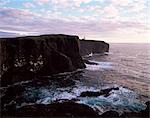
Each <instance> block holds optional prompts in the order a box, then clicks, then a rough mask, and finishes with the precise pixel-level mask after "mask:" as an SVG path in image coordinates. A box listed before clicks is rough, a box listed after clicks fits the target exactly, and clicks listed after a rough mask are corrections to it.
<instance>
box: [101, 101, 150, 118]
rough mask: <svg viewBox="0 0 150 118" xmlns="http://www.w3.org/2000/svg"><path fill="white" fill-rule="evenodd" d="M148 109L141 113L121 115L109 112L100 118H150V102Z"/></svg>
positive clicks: (147, 103)
mask: <svg viewBox="0 0 150 118" xmlns="http://www.w3.org/2000/svg"><path fill="white" fill-rule="evenodd" d="M146 105H147V108H146V109H145V110H142V111H140V112H137V113H136V112H130V113H123V114H122V115H119V114H118V112H117V111H107V112H105V113H103V114H102V115H100V118H149V117H150V109H149V106H150V102H149V101H148V102H146Z"/></svg>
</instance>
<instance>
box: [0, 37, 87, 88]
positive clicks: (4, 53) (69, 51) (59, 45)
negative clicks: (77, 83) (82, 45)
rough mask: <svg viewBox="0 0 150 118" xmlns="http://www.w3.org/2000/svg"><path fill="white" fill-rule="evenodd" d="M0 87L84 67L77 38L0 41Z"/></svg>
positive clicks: (22, 38)
mask: <svg viewBox="0 0 150 118" xmlns="http://www.w3.org/2000/svg"><path fill="white" fill-rule="evenodd" d="M0 65H1V72H0V74H1V85H2V86H3V85H4V86H5V85H6V84H11V83H14V82H17V81H22V80H26V79H31V78H34V76H35V75H36V76H37V75H38V76H49V75H51V74H56V73H61V72H67V71H73V70H76V69H78V68H85V64H84V63H83V60H82V57H81V56H80V54H79V37H78V36H69V35H61V34H60V35H41V36H26V37H17V38H0Z"/></svg>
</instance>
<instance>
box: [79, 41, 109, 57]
mask: <svg viewBox="0 0 150 118" xmlns="http://www.w3.org/2000/svg"><path fill="white" fill-rule="evenodd" d="M108 51H109V44H108V43H105V42H104V41H95V40H84V39H82V40H80V54H81V55H82V56H85V55H88V54H90V53H104V52H108Z"/></svg>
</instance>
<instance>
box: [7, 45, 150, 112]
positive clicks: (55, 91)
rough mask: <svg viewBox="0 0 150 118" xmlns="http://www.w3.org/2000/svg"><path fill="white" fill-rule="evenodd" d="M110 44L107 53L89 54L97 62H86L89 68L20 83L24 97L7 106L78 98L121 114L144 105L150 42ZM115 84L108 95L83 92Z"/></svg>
mask: <svg viewBox="0 0 150 118" xmlns="http://www.w3.org/2000/svg"><path fill="white" fill-rule="evenodd" d="M110 47H111V48H110V53H109V54H108V55H100V54H94V55H92V56H90V57H86V58H87V59H89V60H90V61H91V62H94V63H96V64H93V65H89V64H86V69H83V70H78V71H76V72H72V73H62V74H58V75H56V76H55V79H54V80H51V79H52V77H48V78H47V79H46V84H43V82H40V81H33V82H32V81H29V82H25V83H21V84H20V86H23V87H24V88H25V91H24V92H23V93H22V96H21V98H22V100H21V101H20V99H19V100H18V99H13V100H11V101H10V103H8V104H6V105H5V106H7V105H10V104H12V103H13V104H14V103H15V105H16V108H20V107H22V106H26V105H30V104H51V103H53V102H54V101H55V102H56V101H57V102H63V101H66V100H74V99H75V102H77V103H81V104H86V105H88V106H90V107H91V108H93V109H94V110H95V111H98V112H99V114H101V113H103V112H105V111H109V110H115V111H117V112H118V113H120V114H122V113H123V112H132V111H134V112H138V111H141V110H143V109H145V107H146V106H145V104H144V102H145V101H146V100H148V99H149V84H150V70H149V67H150V57H149V50H148V48H149V45H144V44H143V45H142V44H141V45H139V44H138V45H135V44H132V45H127V44H112V45H110ZM53 78H54V77H53ZM112 87H119V90H112V91H110V95H109V96H107V97H106V96H104V95H100V96H97V97H81V96H80V95H81V93H82V92H86V91H93V92H97V91H100V90H102V89H106V88H112Z"/></svg>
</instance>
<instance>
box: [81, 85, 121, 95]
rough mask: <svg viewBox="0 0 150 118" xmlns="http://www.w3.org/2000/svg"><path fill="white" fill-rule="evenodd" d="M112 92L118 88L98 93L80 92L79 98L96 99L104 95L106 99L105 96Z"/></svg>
mask: <svg viewBox="0 0 150 118" xmlns="http://www.w3.org/2000/svg"><path fill="white" fill-rule="evenodd" d="M112 90H119V88H118V87H116V88H108V89H103V90H101V91H98V92H93V91H86V92H82V93H81V95H80V97H97V96H100V95H104V96H105V97H107V96H109V92H110V91H112Z"/></svg>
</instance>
